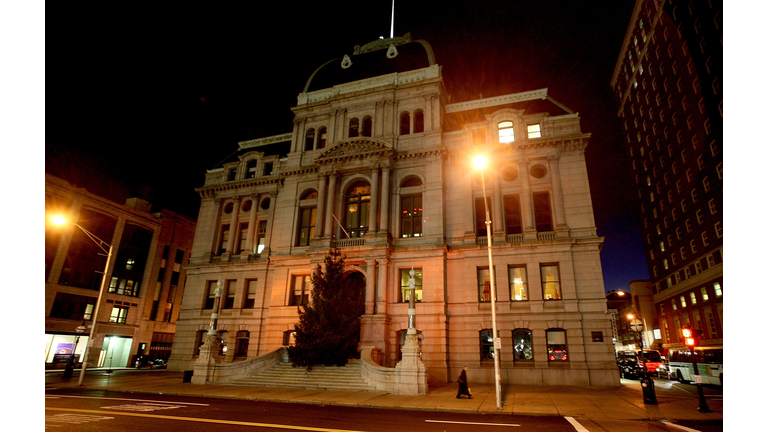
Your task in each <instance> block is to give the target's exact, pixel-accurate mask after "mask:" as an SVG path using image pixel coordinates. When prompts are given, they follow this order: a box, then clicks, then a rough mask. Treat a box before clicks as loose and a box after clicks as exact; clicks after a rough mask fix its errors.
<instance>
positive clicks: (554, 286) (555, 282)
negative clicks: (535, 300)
mask: <svg viewBox="0 0 768 432" xmlns="http://www.w3.org/2000/svg"><path fill="white" fill-rule="evenodd" d="M541 290H542V293H543V297H544V300H561V299H562V295H561V291H560V267H559V265H558V264H542V265H541Z"/></svg>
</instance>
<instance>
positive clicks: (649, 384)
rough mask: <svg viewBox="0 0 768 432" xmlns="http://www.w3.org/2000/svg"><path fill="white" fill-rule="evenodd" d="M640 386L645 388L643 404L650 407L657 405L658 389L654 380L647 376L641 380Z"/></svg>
mask: <svg viewBox="0 0 768 432" xmlns="http://www.w3.org/2000/svg"><path fill="white" fill-rule="evenodd" d="M640 385H641V386H642V387H643V402H644V403H646V404H648V405H657V404H658V402H657V401H656V388H655V384H654V382H653V379H652V378H650V377H648V376H645V377H643V378H641V379H640Z"/></svg>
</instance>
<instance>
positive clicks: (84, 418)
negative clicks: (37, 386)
mask: <svg viewBox="0 0 768 432" xmlns="http://www.w3.org/2000/svg"><path fill="white" fill-rule="evenodd" d="M113 419H114V417H106V416H96V415H80V414H54V415H51V416H45V422H46V423H48V422H51V423H68V424H82V423H89V422H94V421H99V420H113Z"/></svg>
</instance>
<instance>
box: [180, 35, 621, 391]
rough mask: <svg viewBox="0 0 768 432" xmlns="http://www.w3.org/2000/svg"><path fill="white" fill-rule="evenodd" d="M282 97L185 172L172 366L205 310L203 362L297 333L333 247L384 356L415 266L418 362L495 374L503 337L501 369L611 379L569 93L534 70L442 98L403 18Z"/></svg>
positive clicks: (529, 376)
mask: <svg viewBox="0 0 768 432" xmlns="http://www.w3.org/2000/svg"><path fill="white" fill-rule="evenodd" d="M292 110H293V113H294V115H295V117H294V121H293V130H291V131H287V133H285V134H282V135H277V136H272V137H266V138H259V139H254V140H251V141H245V142H241V143H239V149H238V151H237V152H236V153H235V154H234V155H233V157H232V158H231V159H229V160H226V161H224V162H223V163H221V164H220V165H218V166H216V167H214V168H213V169H210V170H209V171H208V172H207V173H206V179H205V184H204V185H202V186H201V187H200V188H198V189H197V191H198V192H199V193H200V196H201V198H202V200H201V208H200V213H199V219H198V225H197V230H196V232H195V241H194V245H193V249H192V255H191V257H190V262H189V265H188V266H187V275H188V276H187V277H188V280H187V286H186V290H185V293H184V303H183V306H182V313H181V316H180V317H179V321H178V323H177V326H178V327H177V328H178V331H177V334H176V339H175V343H174V350H173V355H172V357H171V361H170V365H169V367H170V368H171V369H175V370H188V369H193V366H194V363H195V361H196V359H197V358H198V356H199V352H200V345H201V344H202V343H203V341H204V338H205V337H206V333H207V332H208V331H209V329H210V328H211V323H212V317H215V334H217V335H218V336H217V337H218V339H219V341H220V342H221V347H220V352H219V354H220V359H219V363H218V364H217V366H216V367H223V366H225V367H226V368H228V370H229V371H231V370H233V369H234V366H233V365H236V364H237V363H238V362H243V363H242V364H246V363H247V362H249V361H254V360H253V359H256V358H261V357H263V356H265V355H267V354H269V353H273V352H275V351H276V350H278V349H280V348H281V347H282V346H284V345H289V344H291V343H292V333H293V331H294V328H295V325H296V324H297V322H298V312H297V310H298V307H299V306H301V305H304V304H306V302H307V301H309V299H310V298H311V296H310V292H311V290H312V286H311V279H310V275H311V274H312V273H313V272H316V271H318V268H319V266H320V264H322V263H323V260H324V258H325V256H326V254H327V253H328V251H329V248H331V247H338V248H339V249H340V250H341V252H342V254H344V255H345V256H346V261H345V262H346V265H347V267H348V269H349V271H352V272H357V273H359V275H360V277H362V278H364V279H365V287H366V288H365V313H364V315H363V316H362V326H361V336H360V346H361V347H374V348H375V350H376V352H377V353H378V355H377V357H376V358H377V361H378V362H379V364H380V365H381V366H384V367H394V366H395V365H396V364H397V362H398V361H399V360H400V358H401V346H402V344H403V341H404V339H405V335H406V330H407V329H408V325H409V315H408V314H409V303H408V301H409V279H410V275H409V273H410V271H411V270H412V269H413V270H414V272H415V277H414V279H415V299H416V305H415V311H416V317H415V323H416V328H417V329H418V332H419V335H420V336H419V341H420V343H421V347H422V356H421V360H422V361H423V362H424V364H425V365H426V370H427V374H428V377H429V380H430V381H433V382H449V381H452V380H453V379H455V378H456V376H458V374H459V372H460V370H461V369H462V368H463V367H464V366H470V374H471V379H472V381H473V382H485V383H490V382H493V380H494V373H493V372H494V356H500V357H499V360H500V363H501V376H502V380H503V381H504V382H514V383H529V384H566V383H567V384H578V385H616V384H617V383H618V370H617V368H616V362H615V358H614V353H613V345H612V338H611V322H610V320H609V317H608V315H607V314H606V301H605V292H604V287H603V279H602V269H601V263H600V256H599V251H600V248H601V246H602V243H603V238H601V237H598V236H597V232H596V228H595V222H594V216H593V213H592V202H591V196H590V190H589V184H588V180H587V170H586V165H585V161H584V152H585V150H586V147H587V144H588V142H589V139H590V134H589V133H584V132H582V131H581V127H580V117H579V115H578V113H574V112H571V111H570V110H568V109H567V108H566V107H564V106H563V105H561V104H559V103H557V102H556V101H554V100H553V99H552V98H551V97H550V96H549V95H548V94H547V89H533V90H531V91H527V92H524V93H516V94H506V95H498V96H494V97H487V98H481V99H477V100H470V101H463V102H462V101H454V102H451V101H450V100H449V98H448V96H447V93H446V89H445V87H444V84H443V79H442V71H441V67H440V66H439V65H438V64H437V63H436V60H435V58H434V54H433V52H432V49H431V46H430V45H429V43H427V42H425V41H423V40H412V39H411V38H410V35H406V36H404V37H395V38H390V39H381V40H377V41H374V42H371V43H368V44H366V45H363V46H358V47H355V50H354V51H353V52H348V53H346V55H344V56H343V57H342V56H340V57H339V58H338V59H335V60H331V61H329V62H327V63H325V64H323V65H322V66H320V67H318V69H317V70H316V71H315V72H314V73H313V74H312V75H311V76H310V77H308V80H307V81H306V83H305V86H304V89H303V91H302V92H301V93H300V94H299V96H298V101H297V104H296V106H295V107H293V108H292ZM479 154H483V155H486V156H487V157H488V159H489V166H488V167H487V168H486V169H485V171H484V180H485V188H486V190H487V197H488V206H489V210H490V212H489V213H490V216H491V222H492V223H491V225H490V229H491V231H492V232H491V234H492V238H493V240H492V251H493V268H490V267H489V257H488V247H487V245H488V243H487V237H486V232H487V231H486V230H487V229H488V228H487V225H486V223H485V219H486V218H485V214H486V212H485V208H486V204H485V201H484V190H483V184H482V182H481V180H482V179H481V176H480V172H478V171H477V170H475V169H473V166H472V159H473V157H474V156H476V155H479ZM491 272H493V274H494V275H495V282H496V284H495V287H496V292H497V295H496V300H497V302H496V306H497V312H498V314H497V321H498V329H499V333H498V335H497V336H498V339H499V341H500V344H501V349H500V351H499V350H498V349H497V348H496V347H495V344H494V335H493V331H492V327H493V324H492V311H491V289H490V288H491ZM219 287H220V288H219ZM217 292H218V293H220V297H217ZM214 314H215V315H214ZM222 365H223V366H222ZM230 366H231V367H230ZM195 373H197V372H195ZM210 376H211V377H215V376H217V375H216V374H215V373H212V374H210Z"/></svg>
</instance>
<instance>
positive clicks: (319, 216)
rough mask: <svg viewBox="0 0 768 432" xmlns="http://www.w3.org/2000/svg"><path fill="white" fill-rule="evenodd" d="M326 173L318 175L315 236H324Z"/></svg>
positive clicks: (318, 237)
mask: <svg viewBox="0 0 768 432" xmlns="http://www.w3.org/2000/svg"><path fill="white" fill-rule="evenodd" d="M325 177H326V176H325V173H320V174H318V175H317V212H316V213H315V214H316V216H315V237H314V239H320V238H322V236H323V222H324V221H325V181H326V180H325Z"/></svg>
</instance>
